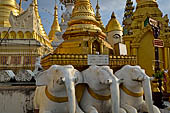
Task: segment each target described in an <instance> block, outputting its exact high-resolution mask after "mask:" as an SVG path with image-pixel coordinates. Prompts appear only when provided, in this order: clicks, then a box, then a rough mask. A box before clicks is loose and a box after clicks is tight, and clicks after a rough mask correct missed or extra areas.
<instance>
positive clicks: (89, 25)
mask: <svg viewBox="0 0 170 113" xmlns="http://www.w3.org/2000/svg"><path fill="white" fill-rule="evenodd" d="M105 38H106V34H105V33H104V32H103V31H102V30H101V28H100V23H99V22H98V21H97V20H96V19H95V13H94V10H93V8H92V6H91V3H90V1H89V0H76V1H75V7H74V9H73V12H72V17H71V20H70V21H69V22H68V28H67V29H66V32H65V33H64V34H63V39H64V42H63V43H62V44H61V45H60V46H59V47H58V48H57V49H56V50H55V52H54V53H57V54H95V53H97V52H98V54H112V51H113V48H112V47H111V45H110V44H108V43H107V42H106V41H105V40H104V39H105Z"/></svg>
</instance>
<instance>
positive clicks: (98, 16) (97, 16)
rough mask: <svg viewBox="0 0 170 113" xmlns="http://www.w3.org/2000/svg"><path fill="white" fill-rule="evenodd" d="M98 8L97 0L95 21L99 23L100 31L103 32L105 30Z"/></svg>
mask: <svg viewBox="0 0 170 113" xmlns="http://www.w3.org/2000/svg"><path fill="white" fill-rule="evenodd" d="M99 10H100V6H99V0H97V5H96V20H97V21H98V22H99V23H100V27H101V29H102V30H103V31H104V32H105V28H104V25H103V22H102V19H101V15H100V11H99Z"/></svg>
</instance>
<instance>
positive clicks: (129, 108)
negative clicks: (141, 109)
mask: <svg viewBox="0 0 170 113" xmlns="http://www.w3.org/2000/svg"><path fill="white" fill-rule="evenodd" d="M121 107H122V108H124V109H125V110H126V111H127V113H138V112H137V110H136V108H134V107H133V106H130V105H128V104H124V105H122V106H121Z"/></svg>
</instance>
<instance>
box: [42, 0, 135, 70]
mask: <svg viewBox="0 0 170 113" xmlns="http://www.w3.org/2000/svg"><path fill="white" fill-rule="evenodd" d="M97 10H99V9H98V8H97ZM97 13H99V12H97ZM97 16H98V17H99V15H98V14H97ZM98 20H99V18H98ZM98 20H96V15H95V13H94V10H93V8H92V6H91V3H90V0H76V1H75V4H74V9H73V11H72V16H71V20H70V21H69V22H68V28H67V29H66V31H65V32H64V34H63V39H64V42H63V43H61V45H59V46H58V48H56V50H55V51H54V52H53V53H51V54H48V55H47V56H45V57H43V58H42V60H41V64H42V66H43V67H44V68H45V69H48V68H49V67H50V66H51V65H54V64H58V65H70V64H71V65H73V66H74V67H75V68H76V69H78V70H83V69H85V68H87V67H88V55H108V57H109V66H110V67H111V68H114V69H115V70H117V69H118V68H120V67H121V66H122V65H125V64H131V65H135V64H136V57H135V56H114V54H113V48H112V46H111V45H110V44H109V43H108V42H107V41H106V37H107V36H106V34H105V33H104V32H103V31H102V29H101V22H100V21H101V20H100V21H98Z"/></svg>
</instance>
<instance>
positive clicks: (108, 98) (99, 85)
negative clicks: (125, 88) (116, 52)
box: [79, 66, 126, 113]
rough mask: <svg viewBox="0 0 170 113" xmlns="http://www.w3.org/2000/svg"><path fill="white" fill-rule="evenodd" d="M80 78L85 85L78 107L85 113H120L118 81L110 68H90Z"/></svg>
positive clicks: (122, 112)
mask: <svg viewBox="0 0 170 113" xmlns="http://www.w3.org/2000/svg"><path fill="white" fill-rule="evenodd" d="M82 76H83V83H85V84H87V85H86V88H85V90H84V94H83V96H82V98H81V101H80V103H79V105H80V107H81V108H82V110H83V111H84V112H85V113H120V112H119V108H120V104H119V80H118V79H117V78H116V76H114V75H113V70H112V69H110V67H108V66H90V67H89V68H88V69H86V70H84V71H82ZM120 111H121V113H126V112H125V111H123V109H120Z"/></svg>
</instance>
